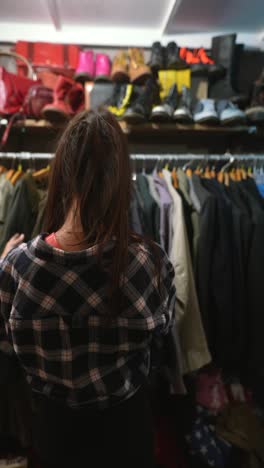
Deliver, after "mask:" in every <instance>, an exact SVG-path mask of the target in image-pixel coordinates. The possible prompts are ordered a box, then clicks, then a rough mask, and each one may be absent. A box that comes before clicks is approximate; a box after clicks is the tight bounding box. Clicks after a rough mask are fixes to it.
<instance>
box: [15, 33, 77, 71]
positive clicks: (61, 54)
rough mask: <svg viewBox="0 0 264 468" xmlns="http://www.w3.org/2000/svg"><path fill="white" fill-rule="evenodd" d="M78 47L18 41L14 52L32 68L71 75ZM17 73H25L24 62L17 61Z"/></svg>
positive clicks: (75, 63) (75, 62)
mask: <svg viewBox="0 0 264 468" xmlns="http://www.w3.org/2000/svg"><path fill="white" fill-rule="evenodd" d="M79 51H80V49H79V47H78V46H76V45H67V44H51V43H49V42H28V41H18V42H17V43H16V53H17V54H19V55H22V56H23V57H25V58H26V59H27V60H28V61H29V62H30V63H31V65H32V66H33V68H34V69H48V70H50V71H53V72H56V73H59V74H66V75H70V76H71V75H72V74H73V72H74V71H75V69H76V68H77V65H78V60H79ZM18 65H19V74H21V75H22V76H23V75H25V64H24V63H22V62H19V64H18Z"/></svg>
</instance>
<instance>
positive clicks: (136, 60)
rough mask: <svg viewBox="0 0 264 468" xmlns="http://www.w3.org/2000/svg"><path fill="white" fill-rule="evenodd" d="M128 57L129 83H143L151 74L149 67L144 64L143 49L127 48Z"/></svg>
mask: <svg viewBox="0 0 264 468" xmlns="http://www.w3.org/2000/svg"><path fill="white" fill-rule="evenodd" d="M128 55H129V59H130V64H129V76H130V81H131V83H136V84H144V83H145V82H146V80H147V79H148V78H149V77H150V76H151V74H152V73H151V69H150V67H149V66H148V65H146V64H145V60H144V54H143V51H142V50H140V49H137V48H131V49H129V50H128Z"/></svg>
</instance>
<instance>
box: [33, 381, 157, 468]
mask: <svg viewBox="0 0 264 468" xmlns="http://www.w3.org/2000/svg"><path fill="white" fill-rule="evenodd" d="M34 399H35V398H34ZM33 434H34V445H35V450H36V453H37V455H38V458H39V460H40V466H41V468H77V467H78V468H85V467H87V468H101V467H102V468H103V467H104V468H106V467H107V466H108V467H115V468H121V467H122V468H132V467H133V468H153V466H154V437H153V421H152V415H151V409H150V402H149V398H148V393H147V391H145V389H144V390H143V389H141V390H139V391H138V392H137V393H136V394H135V395H134V396H133V397H132V398H130V399H128V400H126V401H124V402H122V403H121V404H120V405H118V406H115V407H113V408H110V409H107V410H104V411H99V410H95V409H90V408H82V409H78V410H74V409H71V408H66V407H65V406H62V405H60V404H58V403H55V402H54V401H51V400H49V399H46V398H45V397H39V396H38V397H37V398H36V399H35V416H34V431H33Z"/></svg>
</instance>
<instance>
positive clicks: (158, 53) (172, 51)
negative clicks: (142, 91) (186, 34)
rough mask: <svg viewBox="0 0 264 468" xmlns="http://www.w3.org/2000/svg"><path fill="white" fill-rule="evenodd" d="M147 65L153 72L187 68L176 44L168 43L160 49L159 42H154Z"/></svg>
mask: <svg viewBox="0 0 264 468" xmlns="http://www.w3.org/2000/svg"><path fill="white" fill-rule="evenodd" d="M149 65H150V67H151V69H152V70H153V72H157V71H158V70H184V69H186V68H188V65H187V64H186V61H185V60H183V59H182V58H181V57H180V48H179V47H178V46H177V44H176V42H173V41H171V42H169V44H168V45H167V47H162V45H161V43H160V42H154V44H152V49H151V57H150V62H149Z"/></svg>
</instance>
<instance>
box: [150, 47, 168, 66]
mask: <svg viewBox="0 0 264 468" xmlns="http://www.w3.org/2000/svg"><path fill="white" fill-rule="evenodd" d="M149 66H150V68H151V69H152V71H154V72H157V71H158V70H163V69H164V68H165V53H164V48H163V47H162V45H161V43H160V42H154V43H153V44H152V48H151V57H150V61H149Z"/></svg>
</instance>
